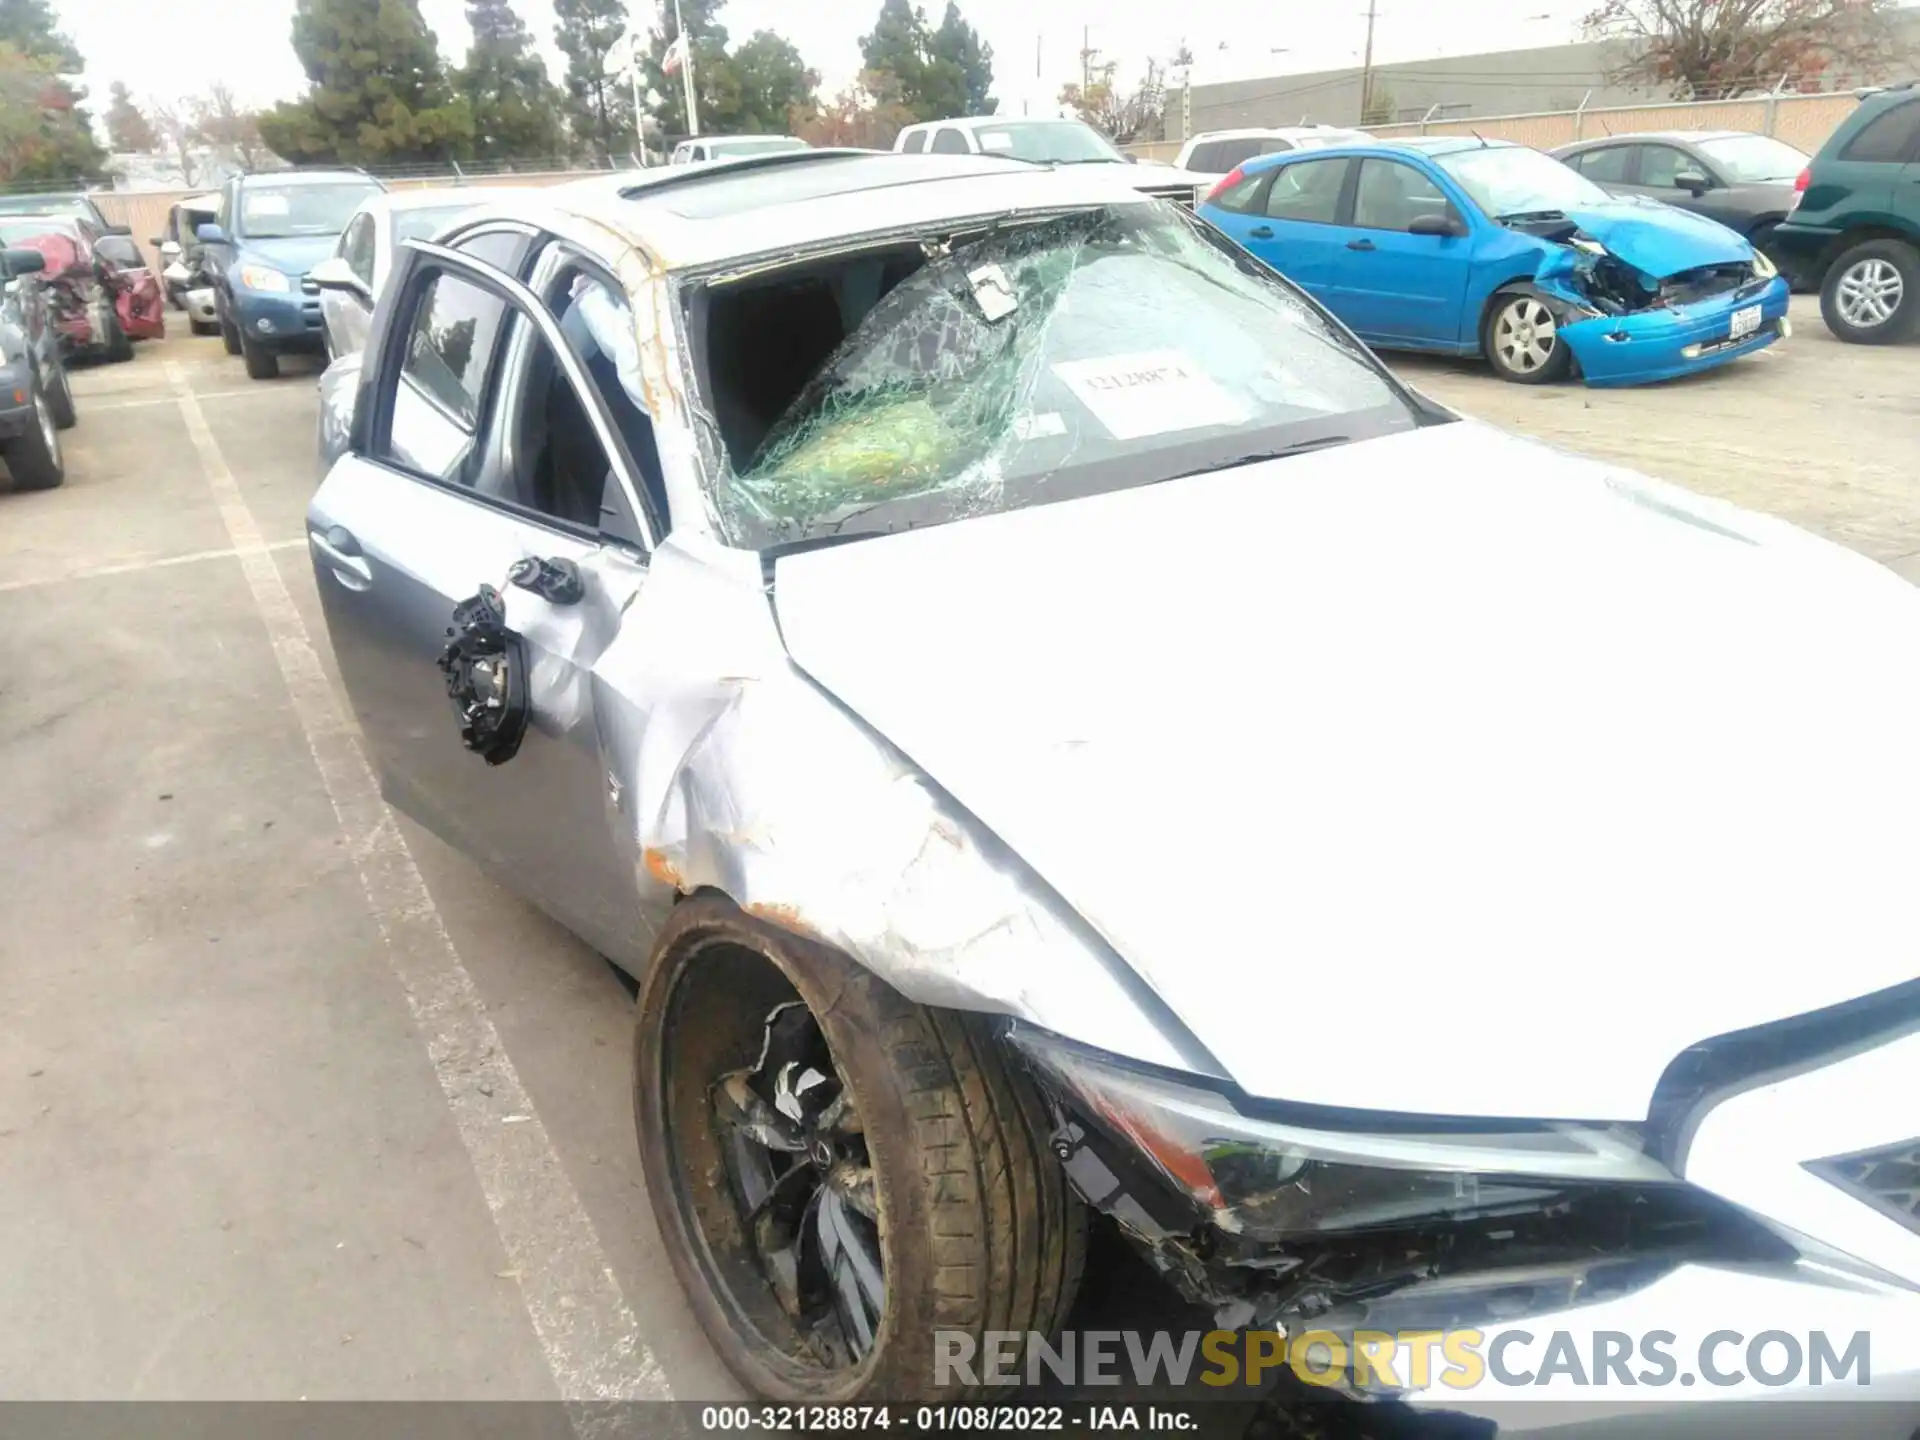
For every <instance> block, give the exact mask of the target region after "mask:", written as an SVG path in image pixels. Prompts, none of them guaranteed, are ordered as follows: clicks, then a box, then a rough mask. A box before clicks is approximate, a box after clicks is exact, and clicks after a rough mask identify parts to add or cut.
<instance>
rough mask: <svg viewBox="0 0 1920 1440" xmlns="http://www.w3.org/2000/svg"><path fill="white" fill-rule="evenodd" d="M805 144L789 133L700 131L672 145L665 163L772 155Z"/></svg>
mask: <svg viewBox="0 0 1920 1440" xmlns="http://www.w3.org/2000/svg"><path fill="white" fill-rule="evenodd" d="M806 148H807V142H806V141H804V140H799V139H795V138H794V137H793V136H791V135H699V136H695V137H694V138H692V139H690V140H682V141H681V142H680V143H679V144H678V145H676V146H674V147H673V153H672V154H670V155H669V156H668V157H667V163H668V164H669V165H699V164H702V163H704V162H706V161H708V160H738V159H741V158H742V157H744V156H747V155H774V154H778V153H779V152H780V151H782V150H805V149H806Z"/></svg>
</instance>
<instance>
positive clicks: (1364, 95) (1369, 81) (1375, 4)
mask: <svg viewBox="0 0 1920 1440" xmlns="http://www.w3.org/2000/svg"><path fill="white" fill-rule="evenodd" d="M1378 13H1379V0H1367V48H1366V52H1365V54H1364V55H1363V56H1362V58H1361V61H1360V123H1361V124H1362V125H1365V124H1366V123H1367V116H1368V114H1369V113H1370V112H1371V111H1372V109H1373V21H1374V16H1375V15H1376V14H1378Z"/></svg>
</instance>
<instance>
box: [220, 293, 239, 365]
mask: <svg viewBox="0 0 1920 1440" xmlns="http://www.w3.org/2000/svg"><path fill="white" fill-rule="evenodd" d="M214 314H215V316H216V319H215V320H214V324H215V326H216V327H218V329H219V331H220V343H221V344H223V345H225V346H226V347H227V353H228V354H229V355H238V354H240V353H241V350H240V327H239V326H238V325H236V324H234V323H233V317H232V316H230V315H228V314H227V307H226V306H225V305H218V306H216V307H215V309H214Z"/></svg>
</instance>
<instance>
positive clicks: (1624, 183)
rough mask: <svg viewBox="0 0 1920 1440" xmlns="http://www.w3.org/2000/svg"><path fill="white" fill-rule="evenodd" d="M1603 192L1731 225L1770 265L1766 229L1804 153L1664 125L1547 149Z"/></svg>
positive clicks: (1780, 214) (1789, 198)
mask: <svg viewBox="0 0 1920 1440" xmlns="http://www.w3.org/2000/svg"><path fill="white" fill-rule="evenodd" d="M1553 156H1554V158H1555V159H1556V160H1561V161H1564V162H1565V163H1566V164H1567V165H1568V166H1570V167H1571V168H1572V169H1575V170H1578V171H1579V172H1580V173H1581V174H1582V175H1584V176H1586V177H1587V179H1589V180H1591V181H1593V182H1594V183H1595V184H1596V185H1598V186H1599V187H1600V188H1601V189H1602V190H1605V191H1606V192H1607V193H1608V194H1609V195H1638V196H1644V197H1645V198H1646V199H1649V200H1664V201H1665V202H1666V203H1667V204H1669V205H1677V206H1679V207H1680V208H1681V209H1682V210H1691V211H1692V212H1693V213H1694V214H1696V215H1704V216H1706V217H1707V218H1708V219H1709V220H1718V221H1719V222H1720V223H1721V224H1722V225H1725V226H1726V227H1727V228H1728V229H1729V230H1737V231H1739V232H1740V233H1741V234H1742V235H1744V236H1746V237H1747V239H1748V240H1750V241H1752V242H1753V246H1754V248H1755V249H1757V250H1764V251H1766V252H1767V254H1768V256H1769V257H1770V258H1771V259H1772V260H1773V261H1774V263H1775V264H1776V265H1777V264H1779V262H1780V256H1779V255H1778V254H1777V253H1776V251H1775V248H1774V244H1773V232H1774V228H1775V227H1776V226H1778V225H1779V223H1780V222H1781V221H1782V220H1784V219H1786V218H1787V212H1788V211H1790V210H1792V209H1793V207H1794V203H1795V201H1796V199H1797V198H1798V192H1797V191H1796V190H1795V189H1794V188H1793V187H1794V181H1795V180H1796V179H1798V178H1799V175H1800V172H1801V171H1802V170H1804V169H1805V168H1806V165H1807V156H1806V152H1805V151H1803V150H1796V149H1794V147H1793V146H1791V145H1789V144H1787V142H1786V141H1784V140H1776V139H1775V138H1774V137H1773V136H1771V135H1755V134H1753V133H1752V132H1751V131H1747V130H1667V131H1659V132H1651V133H1648V134H1645V135H1610V136H1607V137H1606V138H1605V139H1602V140H1583V141H1581V142H1580V143H1579V144H1577V145H1563V146H1561V147H1560V148H1559V149H1558V150H1555V151H1554V152H1553Z"/></svg>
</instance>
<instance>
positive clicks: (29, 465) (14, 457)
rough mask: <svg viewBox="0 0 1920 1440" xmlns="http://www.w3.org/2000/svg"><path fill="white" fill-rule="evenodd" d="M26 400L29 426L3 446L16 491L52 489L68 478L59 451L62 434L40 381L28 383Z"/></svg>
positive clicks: (64, 462) (2, 451)
mask: <svg viewBox="0 0 1920 1440" xmlns="http://www.w3.org/2000/svg"><path fill="white" fill-rule="evenodd" d="M27 385H28V392H27V399H28V401H29V402H30V404H31V406H32V410H33V414H32V415H31V416H30V417H29V419H28V422H27V428H26V429H25V430H24V431H22V432H21V433H20V434H18V435H16V436H14V438H13V439H11V440H9V441H7V442H6V445H5V446H4V447H3V448H0V454H4V456H5V458H6V462H7V471H8V473H9V474H11V475H12V476H13V488H14V489H16V490H51V489H53V487H54V486H56V485H58V484H59V483H60V482H61V481H63V480H65V479H66V478H67V462H66V457H65V456H64V455H62V454H61V453H60V437H59V436H58V435H57V434H55V433H54V432H55V429H56V426H55V423H54V418H53V408H52V407H51V406H50V405H48V404H47V397H46V394H45V393H44V392H43V391H42V390H41V389H40V382H39V381H38V380H30V381H28V382H27Z"/></svg>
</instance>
